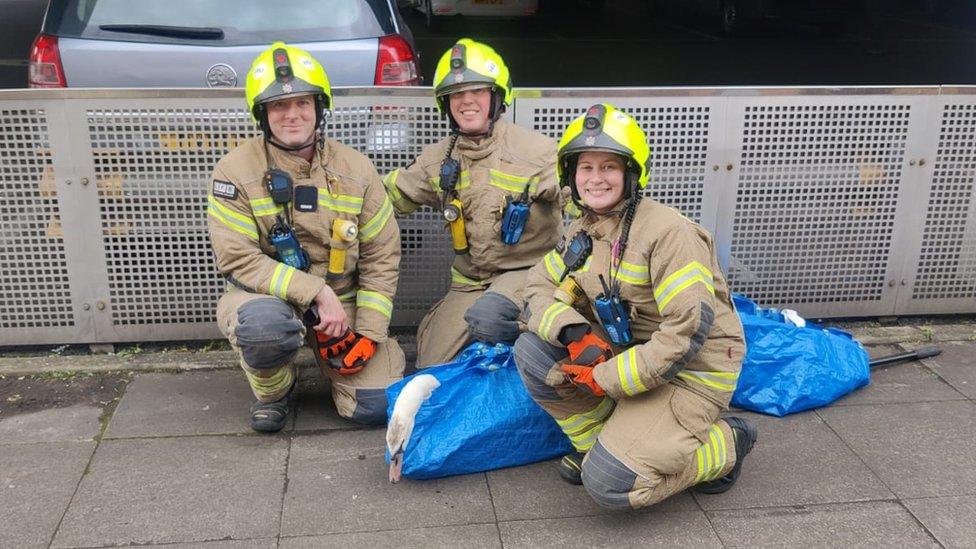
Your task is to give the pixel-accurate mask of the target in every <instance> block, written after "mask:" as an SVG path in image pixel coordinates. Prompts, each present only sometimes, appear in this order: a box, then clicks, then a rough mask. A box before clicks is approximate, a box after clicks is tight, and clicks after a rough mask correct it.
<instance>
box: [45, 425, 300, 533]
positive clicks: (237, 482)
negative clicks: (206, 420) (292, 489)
mask: <svg viewBox="0 0 976 549" xmlns="http://www.w3.org/2000/svg"><path fill="white" fill-rule="evenodd" d="M287 447H288V441H287V440H285V439H283V438H279V437H263V436H247V437H240V436H239V437H186V438H163V439H134V440H103V441H102V443H101V444H100V445H99V447H98V450H96V452H95V456H94V458H93V459H92V462H91V465H90V467H89V469H88V473H87V474H86V475H85V478H84V479H83V480H82V482H81V485H80V486H79V487H78V493H77V494H76V495H75V498H74V500H73V501H72V503H71V505H70V506H69V508H68V512H67V514H65V517H64V521H63V522H62V524H61V528H60V529H59V531H58V534H57V536H56V537H55V539H54V545H53V546H54V547H73V546H101V545H120V544H148V543H157V544H159V543H168V542H197V541H208V540H223V539H260V538H272V537H277V535H278V522H279V521H278V509H280V508H281V498H282V493H283V491H284V484H285V463H286V461H287ZM255 510H265V511H266V512H263V513H257V512H256V511H255Z"/></svg>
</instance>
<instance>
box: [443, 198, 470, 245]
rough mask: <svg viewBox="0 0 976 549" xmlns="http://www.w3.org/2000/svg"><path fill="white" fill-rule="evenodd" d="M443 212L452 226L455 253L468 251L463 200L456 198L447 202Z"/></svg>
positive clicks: (452, 241)
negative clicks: (462, 206) (462, 207)
mask: <svg viewBox="0 0 976 549" xmlns="http://www.w3.org/2000/svg"><path fill="white" fill-rule="evenodd" d="M442 213H443V214H444V219H445V220H447V224H448V226H449V227H450V228H451V243H452V244H453V246H454V253H456V254H458V255H463V254H466V253H468V237H467V235H465V234H464V214H463V211H462V209H461V200H460V199H457V198H455V199H454V200H451V201H450V202H448V203H447V204H445V205H444V211H443V212H442Z"/></svg>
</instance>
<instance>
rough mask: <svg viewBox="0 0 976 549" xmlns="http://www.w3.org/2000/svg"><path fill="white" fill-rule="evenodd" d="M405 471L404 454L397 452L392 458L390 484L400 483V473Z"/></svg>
mask: <svg viewBox="0 0 976 549" xmlns="http://www.w3.org/2000/svg"><path fill="white" fill-rule="evenodd" d="M402 469H403V452H397V453H396V454H394V455H393V456H392V457H390V484H396V483H398V482H400V471H401V470H402Z"/></svg>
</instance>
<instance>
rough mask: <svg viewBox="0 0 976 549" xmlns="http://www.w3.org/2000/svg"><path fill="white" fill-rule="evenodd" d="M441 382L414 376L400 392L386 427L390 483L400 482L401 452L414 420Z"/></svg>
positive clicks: (432, 377) (424, 375) (405, 445)
mask: <svg viewBox="0 0 976 549" xmlns="http://www.w3.org/2000/svg"><path fill="white" fill-rule="evenodd" d="M440 386H441V382H440V381H437V378H435V377H434V376H432V375H430V374H421V375H418V376H414V378H413V379H411V380H410V381H408V382H407V384H406V385H404V386H403V389H402V390H401V391H400V395H399V396H398V397H397V399H396V403H395V404H394V405H393V414H392V415H391V416H390V422H389V424H388V425H387V427H386V448H387V450H389V451H390V482H391V483H393V484H396V483H397V482H399V481H400V471H401V469H402V468H403V452H404V450H406V449H407V443H408V442H410V435H411V434H412V433H413V426H414V418H415V417H416V415H417V410H419V409H420V405H421V404H423V403H424V401H425V400H427V399H428V398H430V395H431V394H433V392H434V389H437V388H438V387H440Z"/></svg>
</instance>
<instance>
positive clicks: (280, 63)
mask: <svg viewBox="0 0 976 549" xmlns="http://www.w3.org/2000/svg"><path fill="white" fill-rule="evenodd" d="M244 93H245V96H246V97H247V110H248V111H250V112H251V116H253V117H254V120H255V121H256V122H257V123H258V125H259V126H261V130H262V131H264V132H265V134H267V133H268V131H269V129H268V127H267V126H268V121H267V120H268V118H267V115H266V113H265V109H264V104H265V103H267V102H269V101H275V100H278V99H285V98H288V97H295V96H298V95H308V94H314V95H315V106H316V113H315V127H316V128H318V127H320V126H321V125H322V122H323V121H324V120H325V111H326V110H328V109H329V108H331V107H332V88H331V86H330V85H329V76H328V75H327V74H325V69H323V68H322V65H321V64H319V62H318V61H316V60H315V58H314V57H312V56H311V54H309V53H308V52H307V51H305V50H303V49H301V48H296V47H295V46H289V45H287V44H285V43H284V42H275V43H274V44H271V47H270V48H268V49H266V50H264V51H263V52H261V54H260V55H258V56H257V57H256V58H255V59H254V63H252V64H251V69H250V70H249V71H247V80H246V82H245V85H244Z"/></svg>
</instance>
